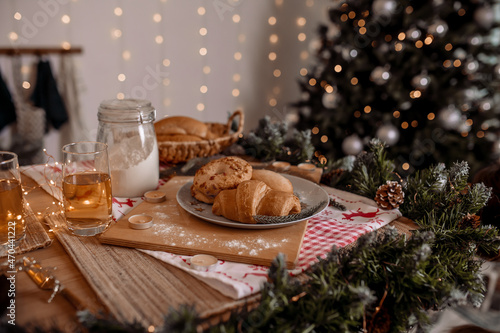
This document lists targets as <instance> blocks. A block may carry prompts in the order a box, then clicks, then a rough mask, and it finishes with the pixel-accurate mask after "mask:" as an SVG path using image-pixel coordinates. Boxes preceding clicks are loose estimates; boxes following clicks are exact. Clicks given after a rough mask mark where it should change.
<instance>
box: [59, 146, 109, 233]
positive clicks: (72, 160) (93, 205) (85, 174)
mask: <svg viewBox="0 0 500 333" xmlns="http://www.w3.org/2000/svg"><path fill="white" fill-rule="evenodd" d="M62 153H63V168H62V169H63V183H62V190H63V201H64V214H65V217H66V224H67V226H68V229H69V230H70V231H71V232H72V233H73V234H75V235H77V236H94V235H98V234H100V233H102V232H103V231H105V230H106V228H107V227H108V226H109V224H110V223H111V220H112V193H111V177H110V172H109V158H108V149H107V145H106V144H105V143H101V142H93V141H81V142H75V143H70V144H67V145H65V146H64V147H63V148H62Z"/></svg>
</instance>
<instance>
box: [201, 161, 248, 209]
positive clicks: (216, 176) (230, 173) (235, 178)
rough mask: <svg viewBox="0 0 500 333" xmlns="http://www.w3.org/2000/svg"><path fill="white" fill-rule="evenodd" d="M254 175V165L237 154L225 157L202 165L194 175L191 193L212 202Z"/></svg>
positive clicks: (209, 202) (202, 199) (204, 200)
mask: <svg viewBox="0 0 500 333" xmlns="http://www.w3.org/2000/svg"><path fill="white" fill-rule="evenodd" d="M251 177H252V166H251V165H250V164H249V163H248V162H247V161H245V160H244V159H242V158H239V157H236V156H228V157H223V158H220V159H217V160H213V161H210V162H208V163H207V164H205V165H204V166H202V167H201V168H200V169H198V171H196V174H195V175H194V179H193V185H192V186H191V195H192V196H193V197H195V198H196V199H198V200H200V201H202V202H205V203H208V204H212V203H213V202H214V200H215V197H216V196H217V195H218V194H219V193H220V192H221V191H223V190H228V189H234V188H236V187H237V186H238V185H239V184H240V183H241V182H243V181H245V180H249V179H250V178H251Z"/></svg>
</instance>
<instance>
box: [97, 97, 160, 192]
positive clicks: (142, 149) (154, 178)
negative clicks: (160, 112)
mask: <svg viewBox="0 0 500 333" xmlns="http://www.w3.org/2000/svg"><path fill="white" fill-rule="evenodd" d="M97 118H98V120H99V128H98V132H97V141H99V142H104V143H106V144H108V154H109V163H110V169H111V184H112V185H111V188H112V191H113V196H114V197H140V196H142V195H144V193H145V192H147V191H150V190H154V189H156V188H157V187H158V179H159V159H158V143H157V141H156V135H155V129H154V125H153V122H154V120H155V118H156V110H155V108H154V107H153V106H151V102H149V101H146V100H140V99H122V100H119V99H111V100H105V101H103V102H102V103H101V105H100V106H99V112H98V114H97Z"/></svg>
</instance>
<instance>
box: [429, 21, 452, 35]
mask: <svg viewBox="0 0 500 333" xmlns="http://www.w3.org/2000/svg"><path fill="white" fill-rule="evenodd" d="M447 32H448V24H446V22H445V21H443V20H441V19H436V20H435V21H434V23H432V24H431V25H429V27H428V28H427V33H429V34H431V35H433V36H435V37H443V36H444V35H446V33H447Z"/></svg>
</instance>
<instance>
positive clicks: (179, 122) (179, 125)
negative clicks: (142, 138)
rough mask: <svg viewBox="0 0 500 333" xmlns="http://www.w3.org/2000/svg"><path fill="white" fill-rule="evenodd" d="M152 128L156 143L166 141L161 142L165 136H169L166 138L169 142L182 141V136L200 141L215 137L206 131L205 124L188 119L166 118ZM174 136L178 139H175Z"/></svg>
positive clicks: (182, 117)
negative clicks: (196, 138) (193, 137)
mask: <svg viewBox="0 0 500 333" xmlns="http://www.w3.org/2000/svg"><path fill="white" fill-rule="evenodd" d="M154 126H155V132H156V137H157V139H158V141H166V140H161V139H162V138H163V139H165V138H166V137H164V136H166V135H169V136H170V137H167V138H169V139H170V141H182V139H181V138H182V136H183V135H184V136H185V135H189V136H195V137H198V138H199V139H200V140H210V139H215V138H216V137H217V136H216V135H215V134H213V133H212V132H211V131H210V130H209V129H208V126H207V125H206V124H205V123H203V122H201V121H199V120H196V119H194V118H190V117H184V116H172V117H166V118H163V119H161V120H159V121H157V122H155V124H154ZM176 136H179V137H178V138H176V139H175V137H176ZM186 141H195V140H186Z"/></svg>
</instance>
